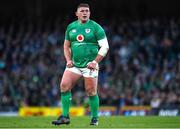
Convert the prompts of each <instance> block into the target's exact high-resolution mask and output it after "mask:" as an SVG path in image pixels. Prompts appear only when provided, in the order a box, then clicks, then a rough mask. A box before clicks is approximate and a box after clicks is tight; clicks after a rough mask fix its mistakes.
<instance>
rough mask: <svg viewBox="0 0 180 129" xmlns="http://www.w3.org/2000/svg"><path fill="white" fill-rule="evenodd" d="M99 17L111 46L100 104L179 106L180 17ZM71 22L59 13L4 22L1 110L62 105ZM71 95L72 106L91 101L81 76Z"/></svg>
mask: <svg viewBox="0 0 180 129" xmlns="http://www.w3.org/2000/svg"><path fill="white" fill-rule="evenodd" d="M95 21H96V20H95ZM96 22H98V23H99V24H101V25H102V26H103V28H104V29H105V31H106V34H107V37H108V41H109V45H110V50H109V53H108V55H107V56H106V58H104V59H103V61H102V62H101V63H100V73H99V86H98V93H99V97H100V103H101V105H113V106H117V107H122V106H124V105H150V106H151V107H153V108H158V107H161V106H168V107H173V106H174V107H178V106H180V19H169V18H167V19H166V18H164V19H163V18H161V19H160V18H159V19H158V18H154V19H153V18H149V19H143V20H138V19H121V18H117V17H112V18H111V19H108V20H100V19H99V20H97V21H96ZM66 27H67V21H65V20H63V19H61V18H60V17H59V18H58V17H57V18H54V19H49V20H46V21H43V20H40V21H37V22H30V21H29V20H18V19H16V20H12V21H10V22H9V23H7V24H2V25H1V26H0V107H1V109H0V110H18V108H19V107H20V106H60V105H61V103H60V91H59V83H60V80H61V77H62V74H63V72H64V69H65V64H66V62H65V58H64V55H63V42H64V33H65V29H66ZM72 95H73V101H72V105H74V106H77V105H84V106H86V104H87V102H88V97H87V96H86V93H85V90H84V85H83V81H82V80H80V81H79V82H78V84H77V85H75V86H74V88H73V90H72Z"/></svg>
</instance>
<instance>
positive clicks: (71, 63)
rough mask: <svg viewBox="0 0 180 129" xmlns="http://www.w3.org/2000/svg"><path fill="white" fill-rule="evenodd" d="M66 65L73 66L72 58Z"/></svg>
mask: <svg viewBox="0 0 180 129" xmlns="http://www.w3.org/2000/svg"><path fill="white" fill-rule="evenodd" d="M66 66H67V67H68V68H71V67H73V61H72V60H69V61H67V63H66Z"/></svg>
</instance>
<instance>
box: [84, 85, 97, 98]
mask: <svg viewBox="0 0 180 129" xmlns="http://www.w3.org/2000/svg"><path fill="white" fill-rule="evenodd" d="M86 93H87V95H88V96H94V95H96V94H97V90H96V88H94V87H91V88H88V89H86Z"/></svg>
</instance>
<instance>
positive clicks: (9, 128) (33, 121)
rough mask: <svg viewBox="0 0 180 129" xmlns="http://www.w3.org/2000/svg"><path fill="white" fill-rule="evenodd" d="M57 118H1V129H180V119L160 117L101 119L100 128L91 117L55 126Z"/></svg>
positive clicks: (78, 118)
mask: <svg viewBox="0 0 180 129" xmlns="http://www.w3.org/2000/svg"><path fill="white" fill-rule="evenodd" d="M54 119H56V118H55V117H0V128H6V129H17V128H25V129H30V128H31V129H32V128H34V129H35V128H36V129H37V128H41V129H50V128H61V129H62V128H74V129H79V128H81V129H82V128H83V129H89V128H102V129H104V128H106V129H107V128H126V129H127V128H131V129H133V128H134V129H139V128H140V129H143V128H148V129H158V128H161V129H162V128H166V129H167V128H168V129H170V128H179V129H180V117H158V116H146V117H138V116H136V117H135V116H129V117H123V116H111V117H100V118H99V125H98V126H90V125H89V122H90V117H88V116H84V117H72V118H71V123H70V125H60V126H54V125H52V124H51V121H52V120H54Z"/></svg>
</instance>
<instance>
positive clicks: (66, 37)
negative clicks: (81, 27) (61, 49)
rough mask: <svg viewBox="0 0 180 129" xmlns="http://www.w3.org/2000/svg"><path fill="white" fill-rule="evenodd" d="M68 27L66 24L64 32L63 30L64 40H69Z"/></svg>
mask: <svg viewBox="0 0 180 129" xmlns="http://www.w3.org/2000/svg"><path fill="white" fill-rule="evenodd" d="M69 28H70V27H69V26H68V27H67V29H66V32H65V40H70V38H69V30H70V29H69Z"/></svg>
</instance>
